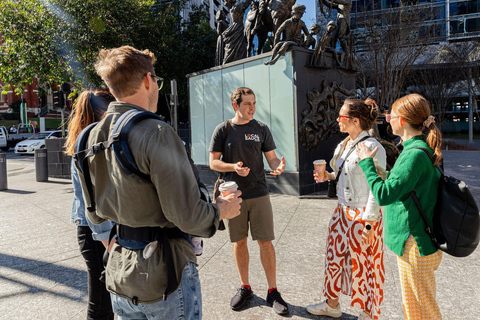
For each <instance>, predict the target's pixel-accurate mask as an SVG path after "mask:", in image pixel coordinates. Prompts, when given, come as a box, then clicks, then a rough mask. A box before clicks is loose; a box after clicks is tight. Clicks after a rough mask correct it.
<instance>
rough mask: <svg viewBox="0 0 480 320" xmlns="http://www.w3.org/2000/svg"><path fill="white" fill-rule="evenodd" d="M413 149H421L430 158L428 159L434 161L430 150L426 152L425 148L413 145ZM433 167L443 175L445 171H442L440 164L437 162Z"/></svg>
mask: <svg viewBox="0 0 480 320" xmlns="http://www.w3.org/2000/svg"><path fill="white" fill-rule="evenodd" d="M414 149H418V150H422V151H423V152H425V154H426V155H427V156H428V157H429V158H430V160H431V161H432V164H433V163H435V158H434V157H433V156H432V155H431V154H430V152H428V150H427V149H425V148H420V147H415V148H414ZM435 168H437V170H438V171H440V174H441V175H442V177H443V176H445V172H444V171H443V169H442V167H441V166H439V165H438V164H437V165H436V166H435Z"/></svg>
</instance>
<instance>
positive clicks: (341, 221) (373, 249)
mask: <svg viewBox="0 0 480 320" xmlns="http://www.w3.org/2000/svg"><path fill="white" fill-rule="evenodd" d="M364 211H365V208H355V207H348V206H345V205H342V204H340V203H339V204H338V206H337V208H336V209H335V212H334V213H333V216H332V219H331V220H330V226H329V228H328V238H327V248H326V255H325V283H324V288H323V291H324V295H325V297H326V298H327V299H336V298H338V296H339V294H340V292H341V293H343V294H345V295H348V296H351V298H352V303H351V305H352V307H356V308H360V309H361V310H364V311H365V312H366V313H368V314H369V315H370V317H371V318H372V319H378V316H379V315H380V305H381V304H382V302H383V284H384V282H385V267H384V265H383V218H381V219H380V221H378V222H376V223H375V224H373V226H372V227H373V231H374V243H373V245H363V244H362V231H363V228H364V225H365V221H364V220H362V213H363V212H364ZM382 213H383V212H380V214H381V216H382Z"/></svg>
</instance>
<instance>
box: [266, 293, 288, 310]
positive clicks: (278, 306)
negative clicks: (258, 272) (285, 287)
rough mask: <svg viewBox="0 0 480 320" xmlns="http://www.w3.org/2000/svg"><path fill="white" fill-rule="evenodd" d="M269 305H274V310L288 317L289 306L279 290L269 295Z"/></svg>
mask: <svg viewBox="0 0 480 320" xmlns="http://www.w3.org/2000/svg"><path fill="white" fill-rule="evenodd" d="M267 303H268V304H270V305H272V308H273V310H275V312H276V313H278V314H279V315H282V316H283V315H286V314H288V305H287V303H286V302H285V301H284V300H283V299H282V296H281V295H280V292H278V291H277V289H274V290H273V291H272V292H271V293H270V292H269V293H268V294H267Z"/></svg>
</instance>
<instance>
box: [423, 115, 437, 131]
mask: <svg viewBox="0 0 480 320" xmlns="http://www.w3.org/2000/svg"><path fill="white" fill-rule="evenodd" d="M432 123H435V117H434V116H432V115H430V116H428V118H427V120H425V121H423V126H424V127H426V128H428V127H430V125H431V124H432Z"/></svg>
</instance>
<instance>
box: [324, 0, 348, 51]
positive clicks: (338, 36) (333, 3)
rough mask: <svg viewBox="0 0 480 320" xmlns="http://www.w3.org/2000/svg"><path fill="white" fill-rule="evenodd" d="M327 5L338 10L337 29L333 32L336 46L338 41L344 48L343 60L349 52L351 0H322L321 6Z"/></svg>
mask: <svg viewBox="0 0 480 320" xmlns="http://www.w3.org/2000/svg"><path fill="white" fill-rule="evenodd" d="M322 4H323V5H325V6H327V7H329V8H333V9H336V10H337V29H336V30H335V32H334V33H333V44H334V47H335V45H336V43H337V41H339V42H340V46H341V47H342V50H343V56H342V60H345V57H344V56H345V55H347V54H348V52H349V49H348V42H347V36H348V35H349V34H350V12H351V11H352V1H351V0H330V1H329V0H321V1H320V6H322Z"/></svg>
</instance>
